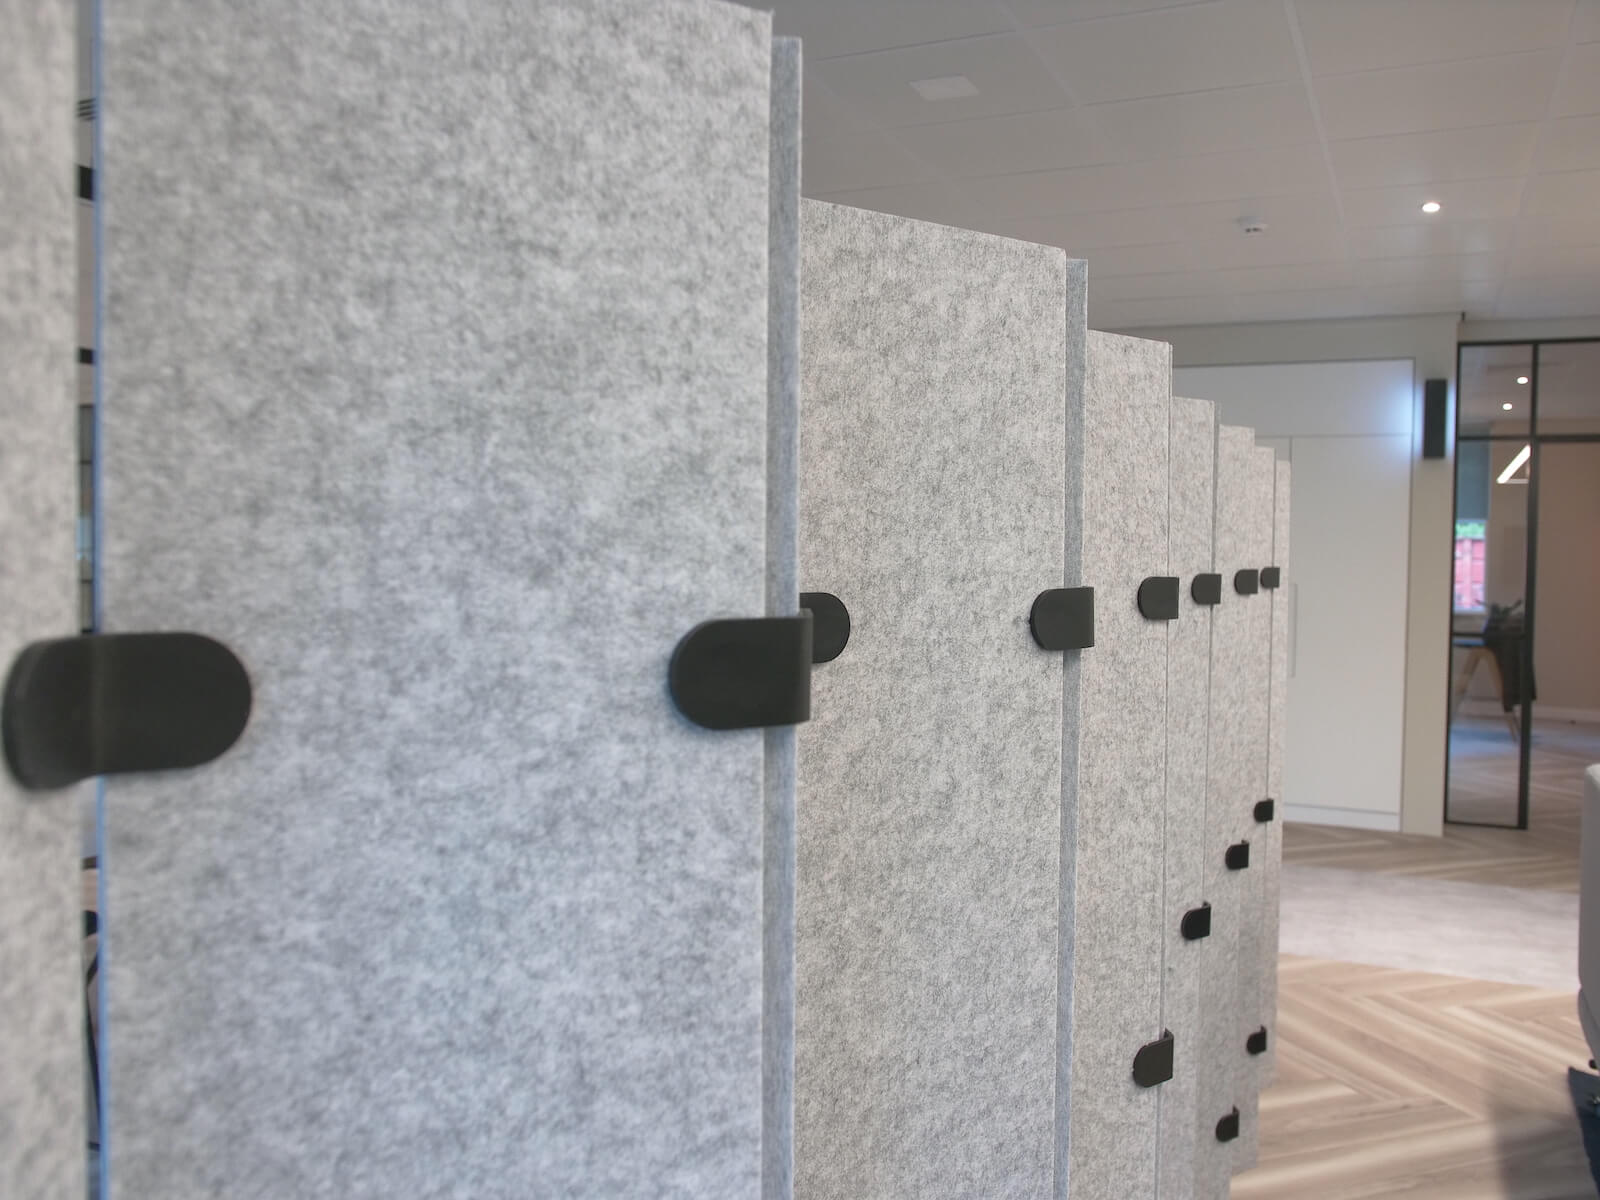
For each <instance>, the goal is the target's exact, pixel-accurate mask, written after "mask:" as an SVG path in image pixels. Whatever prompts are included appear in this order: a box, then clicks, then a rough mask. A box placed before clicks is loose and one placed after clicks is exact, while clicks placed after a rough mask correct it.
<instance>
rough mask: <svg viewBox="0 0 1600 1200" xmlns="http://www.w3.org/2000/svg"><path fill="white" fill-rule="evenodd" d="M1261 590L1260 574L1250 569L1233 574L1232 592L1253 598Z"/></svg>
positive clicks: (1252, 568)
mask: <svg viewBox="0 0 1600 1200" xmlns="http://www.w3.org/2000/svg"><path fill="white" fill-rule="evenodd" d="M1260 588H1261V572H1260V571H1257V570H1256V569H1255V568H1254V567H1251V568H1250V569H1248V570H1245V571H1235V572H1234V573H1233V590H1234V591H1236V592H1238V593H1239V595H1241V596H1254V595H1255V594H1256V592H1257V591H1259V590H1260Z"/></svg>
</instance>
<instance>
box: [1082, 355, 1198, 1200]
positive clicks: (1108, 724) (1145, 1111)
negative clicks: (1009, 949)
mask: <svg viewBox="0 0 1600 1200" xmlns="http://www.w3.org/2000/svg"><path fill="white" fill-rule="evenodd" d="M1171 386H1172V348H1171V347H1170V346H1168V345H1167V344H1166V343H1164V342H1151V341H1145V340H1143V339H1139V338H1129V337H1119V336H1116V335H1113V334H1104V333H1097V332H1095V331H1093V330H1091V331H1090V333H1089V338H1088V356H1087V370H1086V374H1085V381H1084V389H1083V391H1084V403H1083V416H1082V425H1081V431H1080V436H1081V438H1082V446H1083V458H1082V464H1083V465H1082V471H1083V489H1082V510H1081V511H1082V543H1081V550H1080V554H1079V559H1078V563H1077V565H1076V569H1074V568H1073V566H1072V565H1070V564H1069V567H1068V577H1069V579H1071V578H1073V577H1074V576H1077V577H1079V578H1081V579H1082V581H1083V582H1084V583H1086V584H1090V585H1092V586H1093V587H1094V589H1095V644H1094V646H1093V648H1092V649H1090V650H1085V651H1083V652H1082V655H1081V657H1079V658H1078V675H1079V692H1078V697H1077V700H1078V704H1077V709H1076V711H1075V712H1072V713H1069V718H1068V719H1069V721H1073V720H1075V722H1076V729H1075V732H1076V741H1077V764H1076V766H1077V769H1076V772H1075V773H1074V774H1073V775H1072V776H1069V777H1068V779H1067V781H1066V788H1065V793H1066V797H1067V798H1066V800H1065V802H1064V803H1063V810H1064V812H1065V813H1068V814H1070V818H1069V819H1066V820H1064V821H1063V832H1062V853H1063V855H1064V856H1065V857H1066V858H1067V859H1068V860H1069V861H1070V870H1068V869H1065V868H1064V870H1063V876H1064V877H1065V878H1067V879H1068V880H1069V883H1068V884H1067V888H1066V891H1065V894H1064V896H1063V898H1062V905H1061V910H1062V925H1063V928H1062V941H1063V944H1064V945H1065V946H1066V948H1067V951H1068V953H1070V955H1071V960H1072V970H1071V975H1070V988H1066V989H1064V991H1063V995H1062V1011H1063V1020H1062V1035H1063V1046H1062V1058H1063V1064H1062V1071H1061V1079H1062V1091H1061V1104H1060V1110H1059V1112H1058V1120H1059V1121H1060V1125H1061V1129H1060V1142H1061V1144H1060V1149H1059V1151H1058V1154H1059V1156H1060V1157H1059V1160H1058V1163H1057V1179H1058V1182H1057V1192H1058V1194H1062V1195H1072V1196H1078V1197H1092V1196H1125V1197H1130V1198H1134V1197H1141V1196H1154V1195H1155V1194H1156V1191H1157V1182H1156V1180H1157V1170H1158V1164H1159V1149H1158V1136H1157V1135H1158V1107H1159V1104H1160V1102H1161V1087H1159V1086H1158V1087H1155V1088H1141V1087H1139V1086H1138V1085H1137V1084H1135V1083H1134V1081H1133V1058H1134V1055H1135V1053H1137V1051H1138V1050H1139V1048H1140V1047H1141V1046H1142V1045H1144V1044H1145V1043H1146V1042H1151V1041H1154V1040H1155V1039H1157V1038H1159V1037H1160V1036H1161V1034H1162V1030H1163V1026H1162V1003H1161V998H1162V986H1161V985H1162V975H1163V972H1162V951H1163V948H1164V943H1165V937H1164V932H1163V931H1164V928H1165V925H1166V921H1165V919H1164V915H1165V910H1166V902H1165V899H1164V890H1165V870H1166V868H1165V849H1164V842H1165V818H1164V812H1165V809H1166V772H1165V764H1166V749H1167V731H1166V690H1167V635H1168V623H1167V622H1164V621H1148V620H1146V619H1145V618H1144V617H1143V616H1142V615H1141V614H1140V613H1139V610H1138V606H1137V599H1136V597H1137V594H1138V590H1139V584H1140V583H1141V582H1142V581H1143V580H1144V579H1146V578H1147V577H1149V576H1152V575H1165V574H1167V526H1168V509H1167V495H1168V479H1167V443H1168V440H1169V437H1170V432H1169V422H1170V399H1171ZM1073 732H1074V730H1073V729H1072V727H1071V726H1070V725H1069V729H1068V735H1067V736H1068V738H1069V739H1070V738H1071V737H1072V736H1073Z"/></svg>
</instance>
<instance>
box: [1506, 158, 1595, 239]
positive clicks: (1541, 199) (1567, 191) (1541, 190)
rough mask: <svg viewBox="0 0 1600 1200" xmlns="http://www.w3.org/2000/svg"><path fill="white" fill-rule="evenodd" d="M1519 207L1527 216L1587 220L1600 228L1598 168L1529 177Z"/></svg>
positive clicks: (1569, 220)
mask: <svg viewBox="0 0 1600 1200" xmlns="http://www.w3.org/2000/svg"><path fill="white" fill-rule="evenodd" d="M1522 211H1523V213H1524V214H1526V215H1527V216H1530V217H1543V218H1546V219H1548V220H1551V221H1564V222H1573V223H1578V222H1582V221H1584V220H1586V219H1587V220H1590V221H1593V222H1594V223H1595V228H1596V230H1597V232H1600V171H1560V172H1556V173H1554V174H1550V175H1535V176H1534V177H1533V178H1532V179H1530V180H1528V191H1527V194H1526V195H1525V196H1524V197H1523V199H1522Z"/></svg>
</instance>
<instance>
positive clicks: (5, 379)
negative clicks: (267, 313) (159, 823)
mask: <svg viewBox="0 0 1600 1200" xmlns="http://www.w3.org/2000/svg"><path fill="white" fill-rule="evenodd" d="M0 29H3V30H4V31H5V33H4V35H3V36H0V114H3V117H4V136H0V195H3V196H4V197H5V215H4V218H3V219H0V279H3V280H4V287H3V288H0V364H3V367H0V413H3V414H4V419H3V421H0V676H3V675H4V674H5V672H6V671H7V670H8V669H9V668H10V665H11V662H12V660H13V659H14V658H15V657H16V654H17V652H18V651H19V650H20V649H21V648H22V647H23V646H24V645H26V644H27V643H29V642H33V641H37V640H40V639H44V638H55V637H66V636H69V635H71V634H73V633H75V632H76V630H77V590H76V589H77V585H76V583H75V575H76V571H75V568H74V565H73V541H74V537H73V530H74V521H75V517H76V513H77V457H78V456H77V452H76V449H75V418H76V411H77V409H76V404H75V402H74V394H73V363H74V362H75V361H76V355H75V354H74V350H75V341H76V339H75V337H74V325H73V322H74V277H75V269H74V248H73V207H74V206H73V194H74V166H73V117H72V112H73V100H74V96H73V90H74V88H73V78H74V62H73V58H74V41H75V38H74V29H75V26H74V5H73V4H72V3H71V2H70V0H44V2H39V0H0ZM80 800H81V790H80V789H79V788H70V789H66V790H63V791H57V792H52V793H47V794H28V793H25V792H23V791H21V790H20V789H19V788H18V787H16V786H15V784H14V782H13V781H12V779H11V777H10V775H9V774H8V773H7V772H6V771H5V769H4V767H3V766H0V1195H3V1196H16V1197H29V1198H30V1200H34V1198H36V1200H78V1198H79V1197H81V1196H82V1195H83V1194H84V1161H85V1153H86V1152H85V1141H86V1138H87V1133H88V1130H87V1127H86V1125H85V1122H84V1103H83V1102H84V1070H83V1052H82V1038H83V1017H84V1010H83V1004H84V1000H83V995H84V985H83V966H82V961H81V949H80V946H81V940H80V939H81V938H82V933H83V918H82V916H81V915H80V911H81V908H82V902H81V899H80V885H79V866H78V860H79V833H78V809H79V804H80Z"/></svg>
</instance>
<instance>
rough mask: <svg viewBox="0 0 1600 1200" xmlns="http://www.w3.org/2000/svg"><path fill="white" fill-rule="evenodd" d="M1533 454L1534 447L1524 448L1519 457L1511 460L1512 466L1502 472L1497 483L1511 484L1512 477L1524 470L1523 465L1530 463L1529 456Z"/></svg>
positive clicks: (1519, 452) (1519, 451)
mask: <svg viewBox="0 0 1600 1200" xmlns="http://www.w3.org/2000/svg"><path fill="white" fill-rule="evenodd" d="M1532 453H1533V447H1532V446H1524V447H1523V448H1522V449H1521V450H1518V451H1517V456H1516V457H1515V458H1513V459H1512V460H1511V464H1510V465H1509V466H1508V467H1506V469H1505V470H1504V471H1501V472H1500V477H1499V478H1498V479H1496V480H1495V482H1496V483H1510V482H1511V477H1512V476H1513V475H1515V474H1516V473H1517V472H1518V471H1520V470H1522V464H1523V463H1525V462H1527V461H1528V456H1529V455H1530V454H1532Z"/></svg>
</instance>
